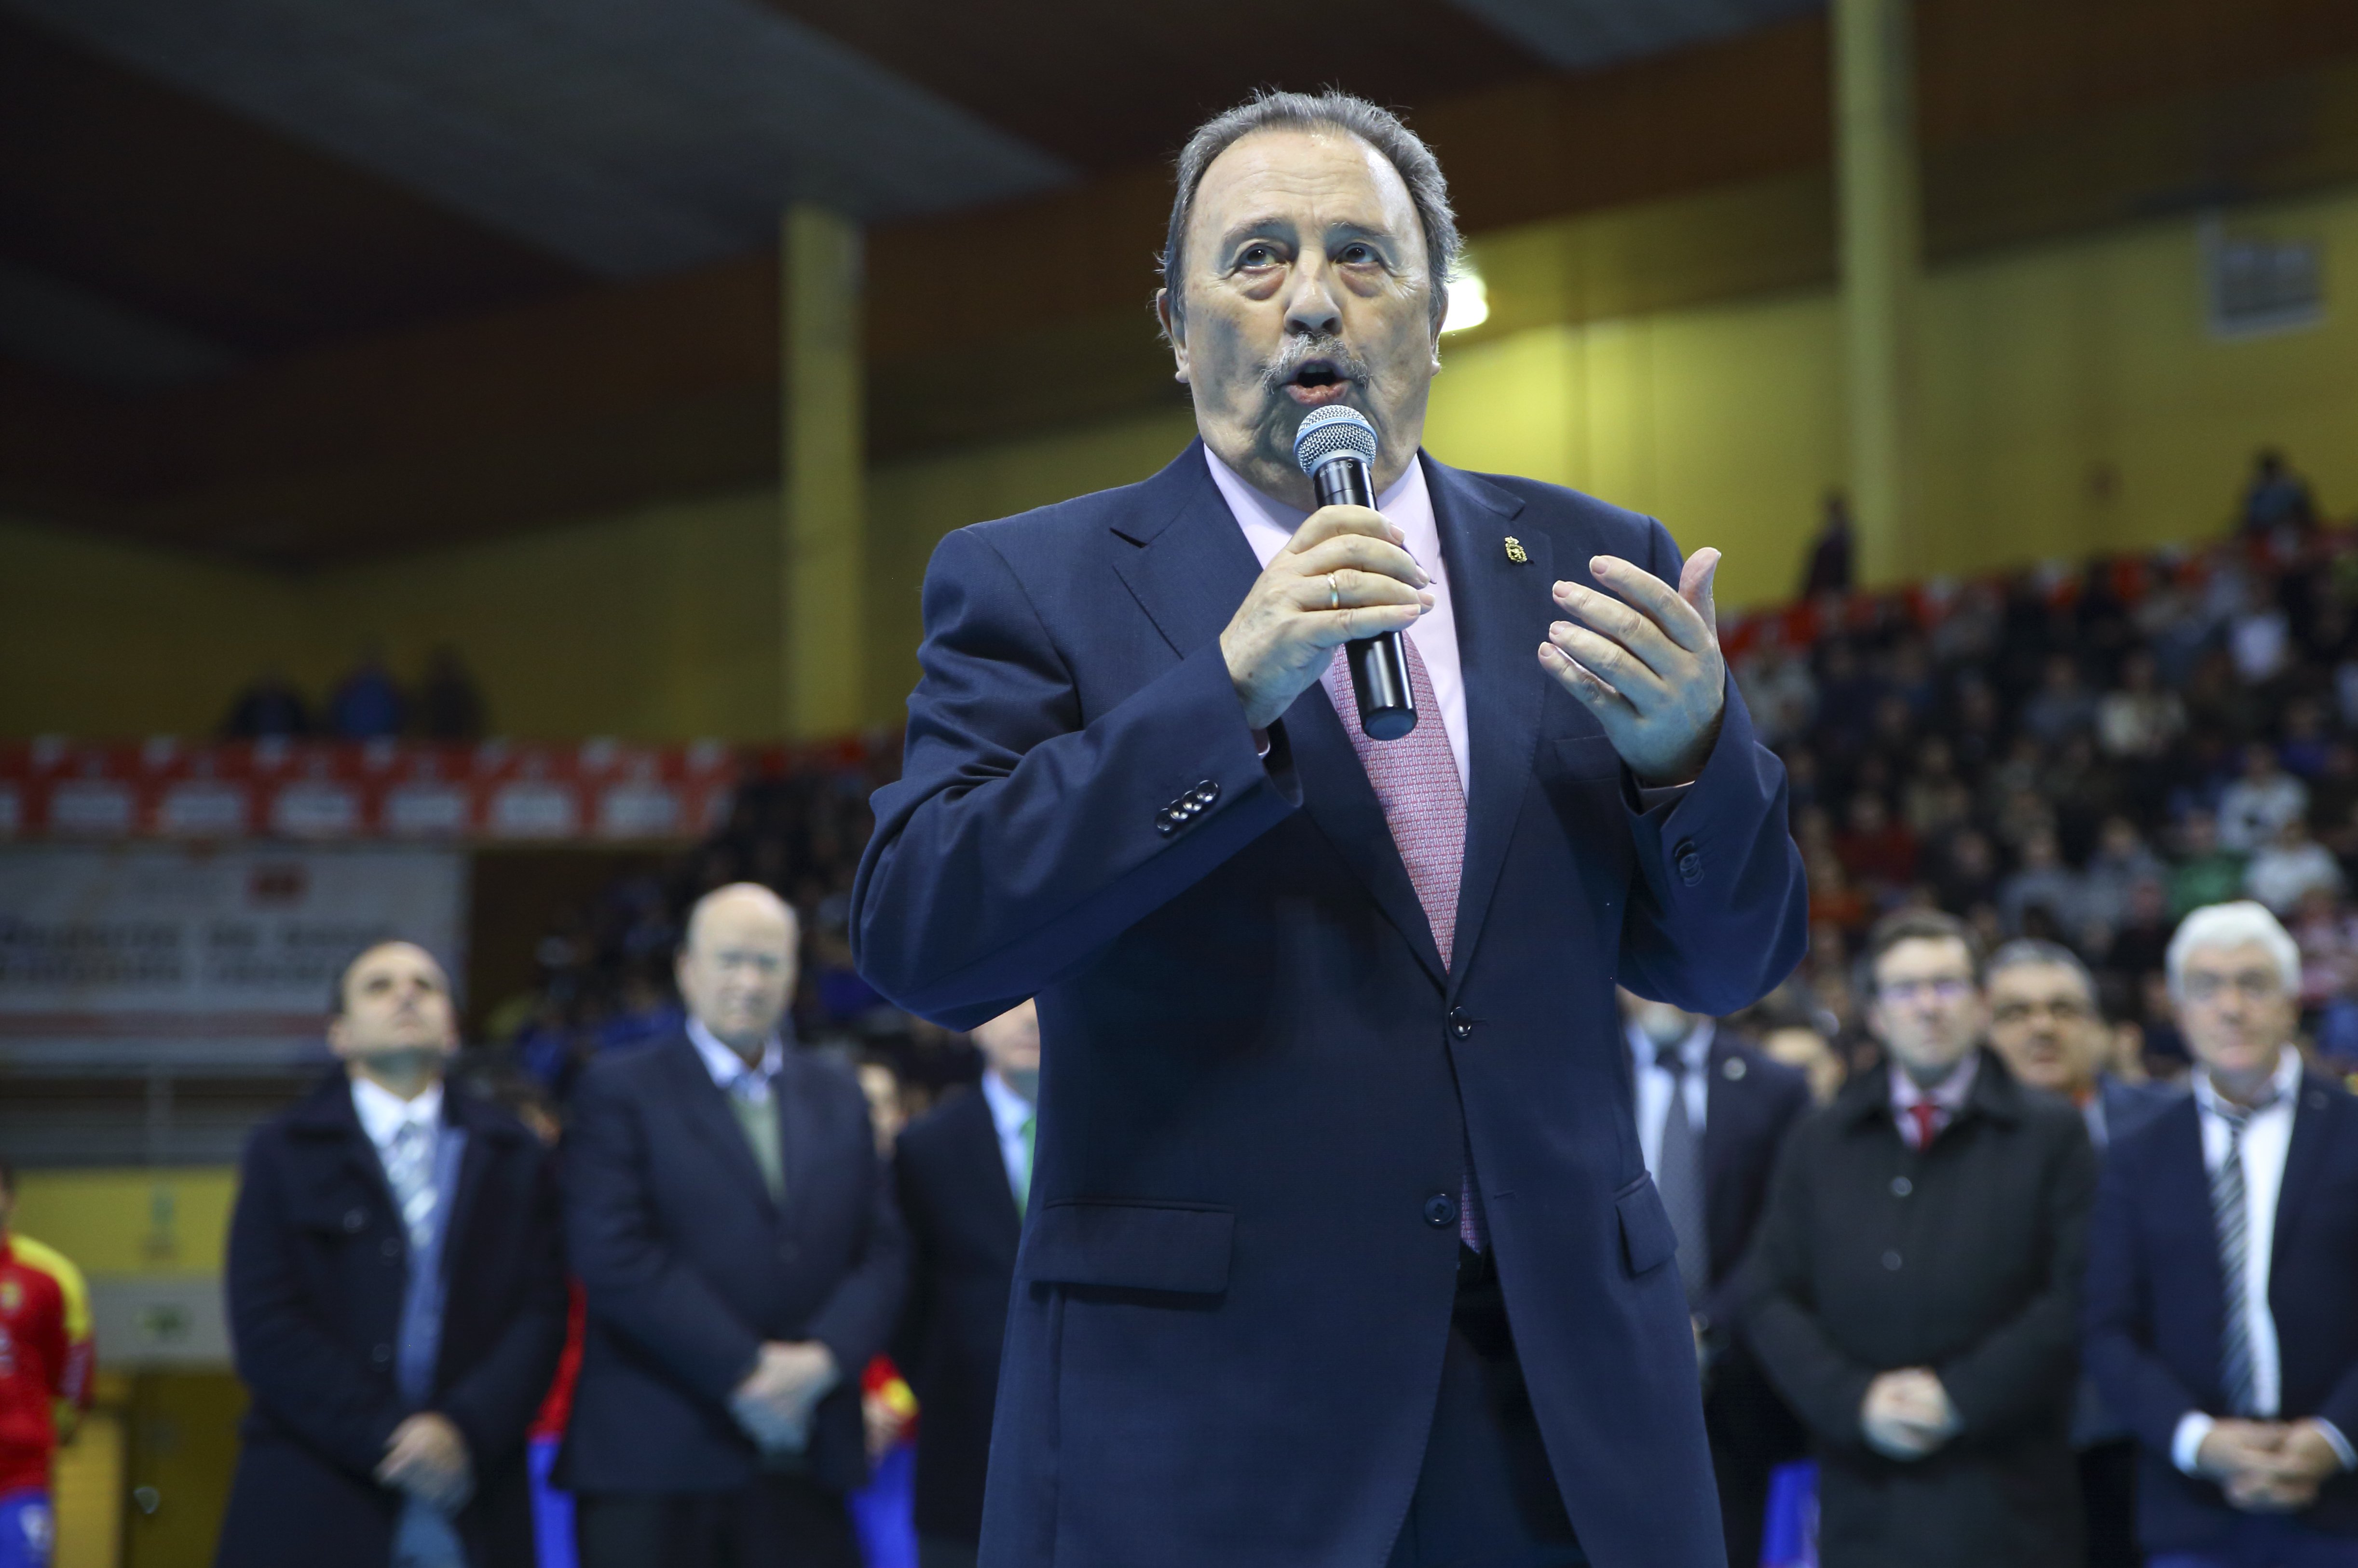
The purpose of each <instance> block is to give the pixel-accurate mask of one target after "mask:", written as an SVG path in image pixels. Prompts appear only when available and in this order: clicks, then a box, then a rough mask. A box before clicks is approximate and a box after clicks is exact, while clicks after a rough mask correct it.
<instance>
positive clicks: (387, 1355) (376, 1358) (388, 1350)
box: [369, 1345, 393, 1367]
mask: <svg viewBox="0 0 2358 1568" xmlns="http://www.w3.org/2000/svg"><path fill="white" fill-rule="evenodd" d="M369 1359H370V1360H372V1361H373V1362H375V1363H376V1364H377V1365H378V1366H380V1367H382V1366H384V1364H385V1363H386V1362H388V1361H390V1360H392V1359H393V1346H390V1345H372V1346H369Z"/></svg>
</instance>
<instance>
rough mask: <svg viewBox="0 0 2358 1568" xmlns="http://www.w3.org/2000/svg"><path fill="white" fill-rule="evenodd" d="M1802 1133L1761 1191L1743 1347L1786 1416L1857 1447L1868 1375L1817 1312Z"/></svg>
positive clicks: (1748, 1269)
mask: <svg viewBox="0 0 2358 1568" xmlns="http://www.w3.org/2000/svg"><path fill="white" fill-rule="evenodd" d="M1809 1143H1810V1134H1809V1130H1808V1129H1806V1128H1804V1129H1802V1130H1800V1131H1799V1132H1797V1134H1796V1135H1795V1136H1793V1137H1790V1138H1788V1139H1787V1140H1786V1141H1785V1148H1784V1152H1782V1153H1781V1154H1779V1156H1778V1159H1777V1173H1776V1175H1775V1177H1774V1178H1773V1179H1772V1180H1771V1182H1770V1184H1769V1188H1768V1209H1767V1211H1766V1212H1764V1213H1763V1214H1762V1215H1761V1217H1760V1233H1759V1236H1758V1238H1757V1239H1756V1240H1755V1241H1754V1243H1753V1251H1752V1256H1751V1258H1750V1259H1749V1260H1747V1262H1746V1264H1745V1269H1744V1274H1745V1279H1746V1281H1747V1285H1748V1287H1749V1292H1750V1293H1749V1296H1748V1299H1747V1301H1746V1303H1745V1305H1744V1309H1743V1313H1742V1314H1741V1327H1742V1331H1743V1335H1744V1337H1745V1340H1746V1342H1747V1343H1748V1344H1749V1345H1750V1346H1752V1351H1753V1354H1754V1356H1756V1357H1758V1359H1759V1362H1760V1366H1761V1368H1762V1370H1764V1371H1766V1372H1767V1373H1768V1380H1769V1381H1770V1382H1771V1383H1773V1384H1775V1385H1776V1386H1777V1391H1778V1392H1779V1393H1781V1394H1783V1395H1784V1396H1785V1400H1786V1402H1787V1403H1788V1404H1790V1405H1791V1406H1792V1407H1793V1413H1794V1414H1796V1415H1798V1416H1800V1417H1801V1421H1802V1422H1803V1423H1804V1424H1806V1425H1807V1426H1808V1427H1809V1428H1810V1430H1811V1431H1812V1433H1816V1434H1817V1436H1818V1438H1819V1439H1820V1440H1821V1441H1823V1442H1824V1443H1827V1444H1833V1445H1835V1446H1838V1447H1844V1448H1855V1447H1857V1446H1858V1445H1859V1444H1860V1441H1861V1439H1860V1436H1859V1424H1858V1412H1859V1406H1860V1405H1861V1404H1862V1403H1864V1402H1865V1401H1866V1386H1867V1385H1868V1384H1869V1383H1871V1382H1873V1381H1874V1380H1875V1371H1874V1368H1870V1367H1867V1366H1866V1365H1865V1364H1864V1363H1862V1362H1859V1361H1856V1360H1854V1359H1853V1358H1852V1357H1850V1356H1848V1355H1847V1354H1845V1353H1844V1351H1843V1350H1842V1348H1841V1347H1840V1346H1837V1345H1835V1344H1834V1342H1833V1337H1832V1336H1830V1335H1828V1334H1827V1333H1826V1329H1825V1325H1824V1324H1823V1322H1822V1321H1820V1319H1819V1317H1818V1312H1817V1299H1816V1288H1815V1286H1814V1284H1813V1283H1812V1280H1811V1257H1810V1231H1811V1228H1812V1226H1813V1225H1814V1223H1815V1214H1814V1203H1813V1201H1812V1193H1811V1181H1810V1173H1809V1168H1808V1162H1807V1161H1806V1160H1805V1159H1804V1158H1802V1156H1803V1155H1804V1154H1805V1153H1806V1152H1807V1150H1808V1147H1809Z"/></svg>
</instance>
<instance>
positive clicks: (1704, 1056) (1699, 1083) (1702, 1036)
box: [1623, 1018, 1718, 1171]
mask: <svg viewBox="0 0 2358 1568" xmlns="http://www.w3.org/2000/svg"><path fill="white" fill-rule="evenodd" d="M1717 1028H1718V1025H1717V1024H1715V1023H1714V1022H1712V1021H1711V1020H1710V1019H1708V1018H1706V1019H1704V1021H1703V1022H1700V1023H1698V1024H1696V1025H1695V1026H1694V1027H1693V1029H1691V1030H1689V1031H1688V1032H1687V1037H1686V1038H1685V1039H1683V1040H1682V1041H1680V1042H1679V1056H1680V1059H1681V1060H1682V1061H1684V1062H1685V1063H1686V1065H1687V1070H1686V1076H1684V1077H1683V1078H1682V1079H1681V1080H1680V1085H1681V1087H1682V1088H1684V1089H1685V1091H1686V1097H1687V1125H1688V1126H1689V1127H1692V1128H1693V1129H1694V1133H1695V1136H1696V1137H1697V1138H1701V1137H1702V1136H1703V1125H1704V1115H1705V1114H1706V1113H1707V1112H1708V1111H1709V1109H1710V1107H1711V1083H1710V1081H1709V1077H1708V1076H1707V1075H1706V1074H1705V1073H1704V1068H1705V1067H1706V1066H1708V1065H1710V1062H1711V1042H1712V1036H1713V1034H1714V1032H1715V1031H1716V1030H1717ZM1623 1034H1624V1035H1625V1036H1626V1037H1627V1038H1628V1042H1629V1060H1630V1061H1631V1062H1632V1063H1634V1064H1635V1065H1636V1066H1637V1069H1638V1072H1637V1084H1638V1147H1639V1151H1640V1152H1643V1153H1644V1155H1645V1156H1646V1169H1647V1170H1649V1171H1660V1169H1661V1168H1662V1123H1663V1122H1665V1121H1667V1120H1669V1119H1670V1115H1671V1076H1670V1074H1668V1073H1666V1072H1663V1071H1662V1070H1661V1069H1660V1067H1658V1066H1656V1065H1654V1059H1655V1056H1656V1054H1657V1053H1656V1051H1655V1049H1654V1043H1653V1042H1652V1041H1651V1040H1649V1039H1648V1038H1646V1032H1645V1031H1644V1030H1642V1029H1640V1028H1639V1027H1638V1026H1637V1025H1636V1024H1634V1023H1632V1024H1630V1025H1628V1027H1627V1028H1626V1029H1625V1030H1624V1031H1623Z"/></svg>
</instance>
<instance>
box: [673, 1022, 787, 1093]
mask: <svg viewBox="0 0 2358 1568" xmlns="http://www.w3.org/2000/svg"><path fill="white" fill-rule="evenodd" d="M687 1043H688V1044H691V1045H693V1046H695V1047H696V1054H698V1055H699V1056H701V1057H703V1058H704V1070H705V1071H706V1072H708V1073H710V1074H711V1075H712V1081H713V1082H714V1083H715V1084H717V1085H719V1087H720V1088H721V1090H722V1092H724V1093H726V1092H728V1091H729V1090H731V1089H733V1088H735V1087H737V1084H738V1081H739V1080H740V1079H743V1078H751V1079H752V1081H753V1086H754V1087H755V1088H756V1089H757V1090H758V1091H760V1092H758V1093H756V1094H755V1096H754V1098H756V1099H759V1098H761V1094H762V1093H766V1092H767V1091H768V1089H769V1087H770V1080H771V1079H773V1078H774V1077H776V1076H778V1073H779V1071H780V1070H781V1069H782V1068H784V1066H785V1065H786V1052H785V1047H784V1045H782V1044H779V1042H778V1037H777V1036H776V1035H775V1034H773V1035H771V1036H770V1041H769V1044H766V1045H764V1046H763V1047H762V1059H761V1061H759V1062H758V1063H756V1064H754V1065H752V1066H750V1067H749V1066H747V1065H745V1058H744V1057H742V1056H740V1055H739V1054H737V1053H736V1052H735V1051H733V1050H731V1049H730V1048H729V1047H728V1046H726V1045H724V1044H721V1043H720V1037H719V1035H717V1034H715V1033H712V1031H710V1030H709V1029H707V1028H706V1027H704V1020H702V1019H700V1018H697V1017H693V1016H691V1017H690V1018H689V1019H688V1021H687Z"/></svg>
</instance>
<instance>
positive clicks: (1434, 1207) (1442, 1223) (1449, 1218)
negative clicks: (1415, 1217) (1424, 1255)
mask: <svg viewBox="0 0 2358 1568" xmlns="http://www.w3.org/2000/svg"><path fill="white" fill-rule="evenodd" d="M1424 1223H1425V1224H1427V1225H1429V1226H1431V1227H1433V1229H1435V1230H1441V1229H1444V1228H1446V1227H1449V1226H1453V1225H1455V1224H1456V1223H1457V1200H1456V1199H1455V1198H1454V1197H1451V1196H1450V1195H1448V1194H1447V1193H1435V1194H1433V1195H1432V1196H1431V1197H1429V1198H1427V1199H1425V1200H1424Z"/></svg>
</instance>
